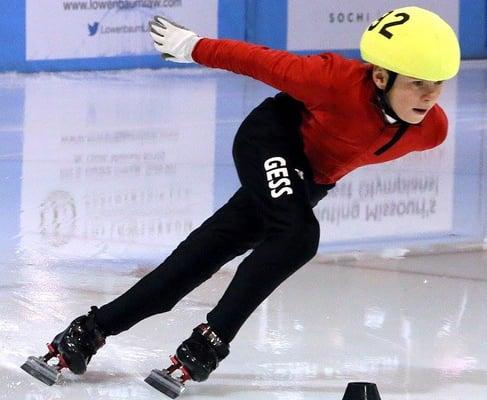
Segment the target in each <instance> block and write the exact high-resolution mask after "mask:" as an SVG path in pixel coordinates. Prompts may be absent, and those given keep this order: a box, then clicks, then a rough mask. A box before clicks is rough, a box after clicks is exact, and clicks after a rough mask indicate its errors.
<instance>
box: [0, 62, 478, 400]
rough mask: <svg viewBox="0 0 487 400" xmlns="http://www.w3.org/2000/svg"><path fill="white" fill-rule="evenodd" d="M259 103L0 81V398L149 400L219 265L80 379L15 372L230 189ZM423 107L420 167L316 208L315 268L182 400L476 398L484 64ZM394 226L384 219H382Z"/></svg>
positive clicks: (74, 82)
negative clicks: (438, 137)
mask: <svg viewBox="0 0 487 400" xmlns="http://www.w3.org/2000/svg"><path fill="white" fill-rule="evenodd" d="M273 93H274V91H273V90H272V89H269V88H268V87H265V86H264V85H262V84H260V83H258V82H255V81H252V80H250V79H248V78H244V77H239V76H234V75H231V74H228V73H224V72H218V71H201V70H190V71H189V70H184V71H181V70H172V71H155V70H140V71H122V72H85V73H58V74H55V73H53V74H35V75H23V74H3V75H0V107H1V109H2V112H1V113H0V218H1V219H0V231H1V232H0V233H1V235H0V236H1V237H0V252H1V254H2V258H3V261H1V262H0V384H1V387H2V390H1V394H0V399H8V400H14V399H15V400H17V399H27V400H37V399H39V400H40V399H43V400H44V399H65V398H69V399H73V400H80V399H90V400H92V399H94V400H97V399H117V400H121V399H128V398H131V399H163V398H165V397H164V395H162V394H160V393H158V392H157V391H155V390H154V389H153V388H151V387H150V386H148V385H147V384H145V383H144V382H143V379H144V378H145V377H146V376H147V374H148V373H149V372H150V371H151V369H153V368H158V369H160V368H163V367H166V366H168V365H167V364H168V356H169V355H170V354H171V353H173V352H174V350H175V349H176V347H177V345H178V344H179V343H180V342H181V340H183V339H185V338H186V337H187V336H188V335H189V333H190V331H191V329H192V328H193V327H194V326H195V325H197V324H198V323H200V322H202V321H203V320H204V318H205V315H206V313H207V312H208V311H209V310H210V309H211V308H212V306H213V305H215V304H216V302H217V301H218V299H219V296H220V295H221V294H222V293H223V291H224V290H225V287H226V285H227V284H228V282H229V280H230V279H231V278H232V275H233V273H234V272H235V269H236V267H237V266H238V260H235V261H233V262H231V263H230V264H229V265H228V266H226V267H224V268H223V269H222V270H221V271H220V272H219V273H218V274H216V275H215V276H214V277H213V279H211V280H210V281H208V282H206V283H205V284H203V285H202V286H201V287H200V288H198V289H197V290H195V291H194V292H192V293H191V294H190V295H188V296H187V297H186V298H184V299H183V300H182V301H181V302H180V303H179V304H178V305H177V306H176V308H175V309H174V310H173V311H171V312H170V313H168V314H165V315H157V316H154V317H151V318H149V319H147V320H144V321H142V322H141V323H139V324H138V325H136V326H135V327H134V328H133V329H131V330H129V331H128V332H125V333H122V334H121V335H119V336H116V337H110V338H109V339H108V341H107V345H106V346H105V347H104V348H103V349H101V350H100V352H99V353H98V354H97V355H96V356H95V357H94V358H93V360H92V362H91V363H90V365H89V370H88V372H87V373H86V374H85V375H83V376H74V375H72V374H70V373H65V376H64V382H63V383H62V384H60V385H55V386H53V387H47V386H45V385H44V384H42V383H40V382H38V381H36V380H35V379H33V378H32V377H30V376H29V375H27V374H26V373H25V372H23V371H22V370H21V369H20V368H19V366H20V365H21V364H22V363H23V362H24V361H25V359H26V358H27V357H28V356H29V355H41V354H43V353H44V352H45V350H46V347H45V344H46V343H47V342H48V341H50V340H51V339H52V337H53V336H54V335H55V334H56V333H58V332H59V331H61V330H62V329H64V328H65V326H66V325H67V324H68V323H69V322H70V321H71V320H72V319H73V318H75V317H76V316H78V315H80V314H83V313H85V312H87V311H88V309H89V307H90V306H91V305H102V304H104V303H106V302H108V301H110V300H111V299H113V298H114V297H116V296H117V295H119V294H121V293H122V292H123V291H125V290H126V289H128V288H129V287H130V286H131V285H132V284H134V283H135V282H136V281H137V280H138V279H139V278H140V277H142V276H143V275H144V274H146V273H147V272H148V271H150V270H151V269H152V268H154V267H156V266H157V265H158V264H159V263H160V262H161V261H162V260H163V259H164V257H165V256H166V255H167V254H168V253H169V252H170V251H171V249H172V248H174V247H175V246H176V245H177V243H178V242H179V241H181V240H182V239H184V237H185V236H186V235H187V234H188V233H189V232H190V231H191V229H193V228H194V227H196V226H197V225H198V224H199V223H201V221H203V220H204V219H205V218H206V217H208V216H209V215H210V214H211V213H212V212H213V211H214V210H215V209H216V208H217V207H218V206H219V205H221V204H222V203H223V202H224V201H225V200H226V199H227V198H228V197H229V196H230V195H231V193H232V191H234V190H235V189H236V188H237V187H238V180H237V176H236V173H235V171H234V168H233V165H232V159H231V144H232V138H233V135H234V132H235V130H236V129H237V128H238V125H239V123H240V122H241V120H242V119H243V118H244V117H245V115H246V113H248V112H249V111H250V110H251V109H252V107H253V106H255V105H256V104H258V102H260V101H261V100H262V99H263V98H265V97H266V96H268V95H271V94H273ZM442 105H443V106H444V108H445V109H446V110H447V112H448V115H449V120H450V127H451V129H450V135H449V139H448V140H447V142H446V143H445V144H444V145H442V147H440V148H439V149H436V150H434V151H431V152H427V153H422V154H413V155H411V156H410V157H408V158H406V159H404V160H400V161H398V162H395V163H391V164H383V165H378V166H372V167H367V168H363V169H360V170H358V171H356V172H355V173H353V174H351V175H350V176H349V177H347V178H345V179H344V180H343V181H342V182H341V183H340V184H339V185H338V186H337V188H336V190H334V191H333V192H332V193H331V194H330V196H329V197H327V198H326V199H324V200H323V201H322V203H321V204H320V205H319V206H318V207H317V208H316V210H315V211H316V215H317V216H318V218H319V219H320V222H321V227H322V239H321V245H320V251H319V254H318V255H317V256H316V258H315V259H314V260H313V261H312V262H310V263H309V264H308V265H307V266H305V267H303V268H302V269H301V270H300V271H298V272H297V273H296V274H295V275H294V276H292V277H291V278H290V279H289V280H288V281H286V282H285V283H284V284H283V285H282V286H281V287H280V288H279V289H278V290H277V291H276V292H275V293H273V294H272V295H271V296H270V298H269V299H268V300H267V301H266V302H265V303H264V304H263V305H262V306H261V307H259V308H258V310H257V311H256V312H255V314H254V315H252V317H251V318H250V319H249V320H248V321H247V323H246V324H245V325H244V327H243V328H242V330H241V331H240V333H239V335H238V336H237V338H236V339H235V341H234V342H233V343H232V351H231V354H230V356H229V357H228V358H227V359H226V360H225V361H224V362H223V363H222V364H221V366H220V367H219V368H218V370H217V371H215V373H214V374H213V375H212V376H211V378H210V379H209V380H208V381H207V382H204V383H191V382H190V383H189V384H188V385H187V386H188V387H187V391H186V392H185V393H184V394H183V396H182V397H181V398H182V399H183V398H184V399H210V398H225V399H229V400H236V399H246V400H251V399H263V398H265V399H276V400H308V399H310V400H315V399H316V400H318V399H320V400H340V399H341V398H342V396H343V393H344V391H345V387H346V385H347V383H348V382H353V381H370V382H375V383H376V384H377V385H378V388H379V391H380V393H381V395H382V398H383V400H388V399H389V400H426V399H427V400H460V399H461V400H464V399H485V398H487V344H486V340H485V339H486V338H487V313H486V312H485V309H484V306H485V302H486V299H487V294H486V293H487V252H485V249H486V243H487V241H486V238H487V207H486V204H487V183H486V182H487V163H486V160H487V140H486V139H487V113H486V110H487V64H486V63H485V62H473V63H466V64H465V65H463V67H462V71H461V74H460V76H459V77H458V78H457V79H455V80H454V81H452V82H450V83H449V84H448V85H447V87H446V89H445V93H444V97H443V100H442ZM393 209H394V211H391V210H393Z"/></svg>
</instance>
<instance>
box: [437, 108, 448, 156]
mask: <svg viewBox="0 0 487 400" xmlns="http://www.w3.org/2000/svg"><path fill="white" fill-rule="evenodd" d="M437 107H438V110H439V115H440V117H439V119H440V123H439V126H438V136H437V138H436V144H435V147H436V146H439V145H440V144H442V143H443V142H444V141H445V139H446V136H447V134H448V117H447V116H446V113H445V112H444V111H443V109H442V108H441V107H440V106H437Z"/></svg>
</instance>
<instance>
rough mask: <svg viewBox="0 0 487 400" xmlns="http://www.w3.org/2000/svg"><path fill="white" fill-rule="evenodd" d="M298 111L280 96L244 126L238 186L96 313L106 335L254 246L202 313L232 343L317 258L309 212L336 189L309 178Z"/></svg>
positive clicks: (169, 303)
mask: <svg viewBox="0 0 487 400" xmlns="http://www.w3.org/2000/svg"><path fill="white" fill-rule="evenodd" d="M301 110H302V104H301V103H299V102H297V101H296V100H293V99H292V98H290V97H289V96H287V95H285V94H282V93H281V94H278V95H277V96H276V97H275V98H268V99H266V100H265V101H264V102H263V103H262V104H261V105H259V106H258V107H257V108H256V109H254V110H253V111H252V112H251V113H250V115H249V116H248V117H247V118H246V119H245V120H244V121H243V123H242V125H241V126H240V128H239V130H238V132H237V135H236V137H235V142H234V147H233V157H234V160H235V165H236V167H237V171H238V175H239V178H240V181H241V184H242V187H241V188H240V189H239V190H238V191H237V192H236V193H235V194H234V195H233V196H232V198H231V199H230V200H229V201H228V203H226V204H225V205H224V206H223V207H222V208H220V209H219V210H218V211H216V212H215V214H214V215H213V216H211V217H210V218H209V219H208V220H206V221H205V222H204V223H203V224H202V225H201V226H200V227H199V228H197V229H195V230H194V231H193V232H192V233H191V234H190V235H189V236H188V237H187V238H186V239H185V240H184V241H183V242H182V243H180V244H179V246H178V247H177V248H176V249H175V250H174V252H173V253H172V254H171V255H170V256H169V257H168V258H167V259H166V260H165V261H164V262H163V263H162V264H161V265H160V266H159V267H158V268H156V269H155V270H153V271H152V272H150V273H149V274H148V275H146V276H145V277H144V278H142V279H141V280H140V281H139V282H137V283H136V284H135V285H134V286H133V287H132V288H131V289H129V290H128V291H127V292H126V293H124V294H122V295H121V296H120V297H118V298H117V299H115V300H114V301H112V302H110V303H108V304H106V305H105V306H103V307H101V308H100V309H99V311H98V312H97V321H98V323H99V324H100V326H101V328H102V329H103V330H104V331H105V332H106V333H107V334H108V335H115V334H118V333H120V332H122V331H124V330H127V329H129V328H130V327H131V326H133V325H134V324H136V323H137V322H139V321H141V320H142V319H144V318H147V317H149V316H151V315H154V314H158V313H162V312H166V311H169V310H171V309H172V308H173V307H174V305H175V304H176V303H177V302H178V301H179V300H181V298H183V297H184V296H185V295H186V294H188V293H189V292H191V291H192V290H193V289H194V288H196V287H197V286H199V285H200V284H201V283H203V282H204V281H206V280H207V279H209V278H210V277H211V276H212V275H213V274H214V273H215V272H217V271H218V270H219V269H220V267H222V266H223V265H224V264H225V263H227V262H228V261H230V260H232V259H233V258H235V257H236V256H238V255H241V254H243V253H245V252H246V251H247V250H249V249H253V251H252V252H251V253H250V254H249V255H248V256H247V257H246V258H245V259H244V260H243V261H242V263H241V264H240V265H239V267H238V269H237V272H236V274H235V277H234V278H233V280H232V281H231V283H230V285H229V287H228V288H227V290H226V291H225V293H224V295H223V297H222V298H221V299H220V301H219V302H218V304H217V305H216V307H215V308H214V309H213V310H211V311H210V313H209V314H208V315H207V321H208V323H209V324H210V326H211V327H212V328H213V329H214V331H215V332H216V333H217V334H218V335H219V336H220V337H221V338H222V339H223V340H225V341H227V342H228V343H229V342H230V341H231V340H232V339H233V338H234V337H235V335H236V334H237V332H238V330H239V329H240V328H241V326H242V325H243V323H244V322H245V321H246V320H247V318H248V317H249V316H250V315H251V314H252V312H253V311H254V310H255V309H256V308H257V307H258V306H259V304H261V303H262V301H264V300H265V298H266V297H267V296H269V295H270V294H271V293H272V292H273V291H274V290H275V289H276V288H277V287H278V286H279V285H280V284H281V283H282V282H283V281H284V280H285V279H286V278H287V277H289V276H290V275H291V274H292V273H294V272H295V271H296V270H298V269H299V268H300V267H301V266H302V265H304V264H305V263H306V262H307V261H309V260H310V259H311V258H312V257H313V256H314V255H315V254H316V250H317V247H318V242H319V224H318V221H317V220H316V218H315V216H314V215H313V212H312V207H313V206H314V205H316V203H317V202H318V201H319V200H320V199H321V198H323V197H324V196H325V195H326V193H327V191H328V190H329V189H330V188H331V187H333V185H316V184H314V183H313V181H312V176H311V173H310V168H309V165H308V163H307V160H306V158H305V156H304V152H303V144H302V140H301V137H300V134H299V131H298V126H299V124H300V121H301V117H300V115H301Z"/></svg>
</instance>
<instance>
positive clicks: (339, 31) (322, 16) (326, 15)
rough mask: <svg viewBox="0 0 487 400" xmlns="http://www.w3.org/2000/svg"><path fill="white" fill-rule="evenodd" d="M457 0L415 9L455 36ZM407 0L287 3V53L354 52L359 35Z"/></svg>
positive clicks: (424, 2) (435, 0) (431, 0)
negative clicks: (447, 25) (449, 28)
mask: <svg viewBox="0 0 487 400" xmlns="http://www.w3.org/2000/svg"><path fill="white" fill-rule="evenodd" d="M459 3H460V2H459V1H458V0H452V1H448V2H446V1H442V0H421V1H417V2H415V3H414V5H415V6H418V7H423V8H426V9H429V10H431V11H433V12H436V13H437V14H439V15H440V16H441V17H442V18H444V19H445V20H446V21H448V22H449V23H450V24H451V25H452V26H453V28H454V29H455V30H456V31H457V32H458V24H459V14H460V12H459V8H460V4H459ZM410 5H411V1H409V0H405V1H403V0H396V1H388V0H373V1H362V0H350V1H346V2H343V1H331V0H306V1H302V0H288V26H287V48H288V49H289V50H321V49H323V50H327V49H357V48H358V47H359V42H360V37H361V35H362V32H363V31H364V30H365V28H366V27H367V26H369V25H370V24H371V23H372V22H373V21H375V20H376V19H377V18H379V17H380V16H381V15H383V14H384V13H386V12H387V11H390V10H391V9H393V8H400V7H406V6H410Z"/></svg>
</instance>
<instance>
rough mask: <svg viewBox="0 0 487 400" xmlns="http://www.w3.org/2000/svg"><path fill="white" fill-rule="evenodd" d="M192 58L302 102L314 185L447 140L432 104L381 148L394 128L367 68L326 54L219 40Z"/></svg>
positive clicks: (205, 43) (206, 42)
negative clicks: (386, 117)
mask: <svg viewBox="0 0 487 400" xmlns="http://www.w3.org/2000/svg"><path fill="white" fill-rule="evenodd" d="M192 57H193V59H194V60H195V61H196V62H198V63H199V64H203V65H206V66H208V67H212V68H223V69H226V70H229V71H232V72H235V73H238V74H243V75H248V76H250V77H252V78H255V79H258V80H259V81H262V82H264V83H267V84H268V85H270V86H273V87H275V88H276V89H279V90H281V91H283V92H286V93H288V94H289V95H291V96H292V97H294V98H295V99H297V100H300V101H301V102H303V103H304V104H305V106H306V110H305V111H304V113H303V122H302V124H301V128H300V129H301V134H302V136H303V141H304V151H305V153H306V156H307V157H308V159H309V161H310V164H311V168H312V169H313V173H314V178H315V181H316V182H317V183H335V182H336V181H337V180H339V179H340V178H342V177H343V176H344V175H346V174H348V173H349V172H351V171H353V170H354V169H356V168H358V167H361V166H363V165H367V164H376V163H382V162H385V161H390V160H393V159H396V158H399V157H401V156H403V155H405V154H408V153H410V152H412V151H421V150H426V149H431V148H433V147H435V146H438V145H439V144H440V143H442V142H443V141H444V140H445V138H446V133H447V128H448V120H447V118H446V115H445V113H444V112H443V110H442V109H441V107H440V106H438V105H435V106H434V107H433V108H432V109H431V110H430V111H429V112H428V114H427V115H426V116H425V118H424V119H423V121H422V122H421V123H420V124H417V125H408V128H407V130H406V132H405V133H404V134H403V136H401V138H400V139H399V140H398V141H397V142H392V143H393V145H392V146H390V147H389V146H387V144H391V140H392V139H393V137H394V135H395V134H396V133H397V132H398V129H399V128H400V124H399V123H395V124H390V123H388V122H387V121H386V119H385V117H384V113H383V111H382V109H381V108H380V107H379V105H378V102H377V88H376V86H375V84H374V82H373V81H372V76H371V69H372V66H371V65H370V64H364V63H362V62H360V61H355V60H348V59H345V58H342V57H341V56H339V55H337V54H332V53H324V54H320V55H313V56H304V57H303V56H298V55H294V54H292V53H289V52H287V51H280V50H271V49H268V48H266V47H261V46H256V45H252V44H249V43H245V42H241V41H235V40H218V39H202V40H200V41H199V42H198V43H197V45H196V47H195V49H194V50H193V53H192ZM396 139H397V138H396ZM384 146H386V147H385V148H386V150H385V151H383V150H384V149H385V148H384ZM381 148H382V151H381V152H379V153H380V154H375V153H376V152H377V151H378V150H379V149H381Z"/></svg>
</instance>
